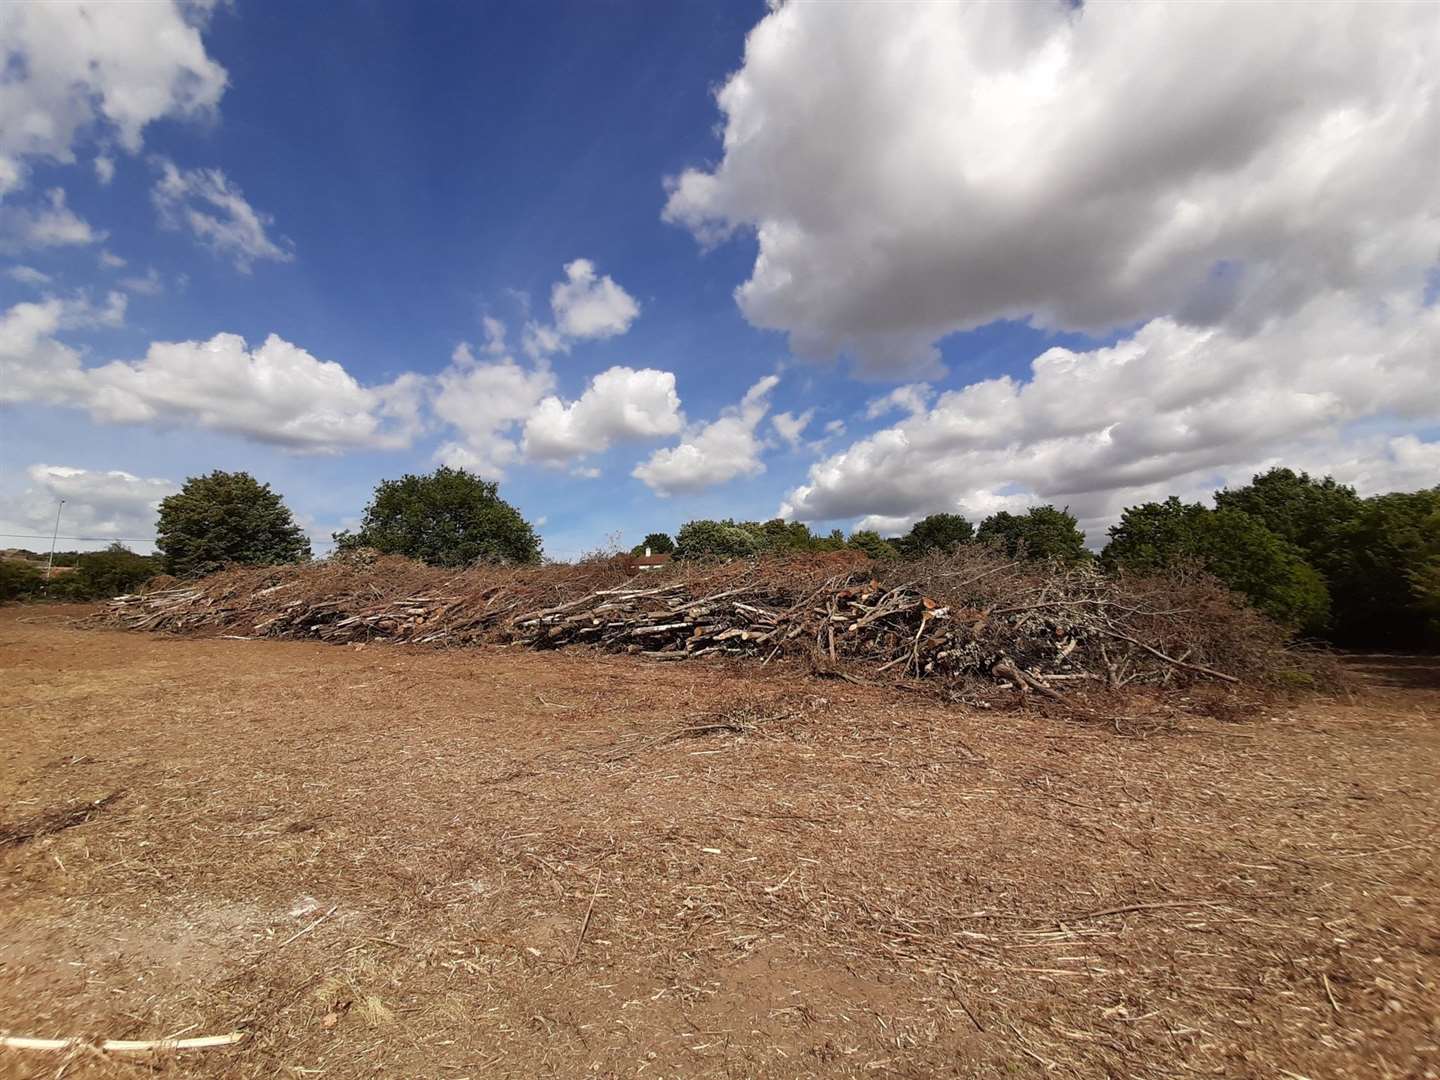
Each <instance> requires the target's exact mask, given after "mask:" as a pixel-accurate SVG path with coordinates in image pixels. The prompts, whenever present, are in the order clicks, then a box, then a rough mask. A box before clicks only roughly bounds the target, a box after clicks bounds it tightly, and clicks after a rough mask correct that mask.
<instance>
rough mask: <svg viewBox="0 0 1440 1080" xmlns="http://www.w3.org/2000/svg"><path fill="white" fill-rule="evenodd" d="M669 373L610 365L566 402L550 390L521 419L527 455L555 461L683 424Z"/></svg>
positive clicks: (673, 429)
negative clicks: (578, 395)
mask: <svg viewBox="0 0 1440 1080" xmlns="http://www.w3.org/2000/svg"><path fill="white" fill-rule="evenodd" d="M684 423H685V421H684V418H683V416H682V415H681V413H680V395H679V394H677V393H676V392H675V376H674V374H673V373H671V372H669V371H656V370H655V369H654V368H644V369H641V370H638V371H637V370H636V369H634V368H628V367H612V368H610V369H608V370H606V371H602V372H601V373H600V374H598V375H596V376H595V377H594V378H593V379H592V380H591V381H590V385H589V386H588V387H586V389H585V392H584V393H583V394H581V395H580V397H579V398H578V399H576V400H575V401H573V402H570V403H569V404H566V403H565V402H563V401H561V399H560V398H558V397H556V396H554V395H551V396H549V397H546V398H545V399H544V400H542V401H541V402H540V403H539V404H538V405H537V406H536V408H535V412H534V414H533V415H531V416H530V418H529V419H528V420H527V421H526V423H525V436H524V444H523V446H524V450H525V454H526V456H527V457H529V458H531V459H533V460H536V461H544V462H550V463H560V462H564V461H568V460H570V459H572V458H576V457H583V456H584V455H586V454H595V453H600V452H601V451H604V450H607V449H609V447H610V446H611V444H613V443H616V442H622V441H627V440H633V439H653V438H658V437H660V436H664V435H674V434H677V433H678V432H679V431H680V429H681V428H682V427H683V426H684Z"/></svg>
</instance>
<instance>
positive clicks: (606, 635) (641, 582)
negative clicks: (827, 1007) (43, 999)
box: [103, 550, 1293, 697]
mask: <svg viewBox="0 0 1440 1080" xmlns="http://www.w3.org/2000/svg"><path fill="white" fill-rule="evenodd" d="M103 619H104V621H106V622H107V623H109V624H110V625H116V626H122V627H127V628H131V629H137V630H155V631H165V632H170V633H184V634H211V635H214V634H226V635H230V636H242V637H252V636H253V637H269V638H290V639H312V640H319V641H327V642H334V643H349V642H369V641H390V642H401V643H407V644H415V645H429V646H466V645H475V644H506V645H517V646H527V647H531V648H537V649H557V648H565V647H570V646H577V645H583V646H590V647H595V648H600V649H606V650H610V651H623V652H630V653H637V654H641V655H643V656H646V657H649V658H652V659H656V660H683V659H687V658H691V657H700V656H752V657H757V658H760V659H762V660H765V661H767V662H768V661H770V660H773V659H775V658H777V657H798V658H804V659H807V660H809V661H810V662H811V663H812V664H814V665H816V666H817V667H820V668H822V669H824V670H825V671H827V672H830V673H835V674H841V675H847V676H848V677H851V678H855V677H859V676H867V677H868V676H878V675H882V674H883V675H885V676H887V677H889V678H895V679H901V678H940V679H943V680H945V681H946V682H947V683H951V684H953V683H955V682H962V683H968V682H972V681H975V680H983V681H985V682H989V683H994V682H996V681H1001V682H1004V683H1005V684H1006V685H1008V686H1010V687H1012V688H1013V689H1017V690H1019V691H1020V692H1021V694H1022V695H1023V694H1027V693H1029V692H1032V691H1033V692H1036V693H1039V694H1041V695H1045V696H1052V697H1053V696H1056V695H1057V693H1058V690H1059V689H1063V688H1067V687H1068V686H1075V685H1080V684H1091V685H1098V686H1104V687H1108V688H1112V689H1113V688H1118V687H1121V686H1125V685H1127V684H1130V683H1138V684H1145V683H1157V684H1166V685H1169V684H1172V683H1176V682H1179V683H1185V682H1191V681H1195V680H1197V679H1215V680H1221V681H1228V682H1236V681H1240V680H1241V679H1249V678H1252V677H1254V676H1257V675H1258V674H1260V673H1261V672H1263V671H1265V670H1266V669H1267V668H1270V667H1273V666H1275V664H1276V661H1277V659H1278V657H1279V655H1280V653H1281V652H1283V637H1282V635H1281V634H1280V632H1279V631H1278V630H1277V629H1276V628H1275V627H1273V626H1272V625H1271V624H1269V623H1268V622H1266V621H1265V620H1264V619H1262V618H1260V617H1259V616H1258V615H1255V614H1254V613H1252V612H1250V611H1248V610H1245V609H1243V608H1240V607H1238V606H1237V605H1236V604H1235V603H1234V601H1233V600H1232V598H1231V597H1230V595H1229V594H1228V593H1226V592H1225V591H1224V590H1223V589H1220V588H1219V587H1217V586H1215V585H1214V584H1213V583H1211V582H1210V581H1208V579H1205V578H1202V577H1199V576H1187V575H1180V576H1178V577H1176V576H1172V577H1169V578H1166V579H1162V580H1154V579H1152V580H1139V579H1123V578H1115V577H1110V576H1106V575H1103V574H1101V573H1098V572H1096V571H1095V570H1093V569H1089V568H1080V569H1068V570H1067V569H1058V568H1050V567H1038V566H1035V565H1033V564H1024V563H1016V562H1010V561H1006V560H1004V559H1001V558H999V557H997V556H995V555H994V554H992V553H990V552H987V551H983V550H967V551H964V552H962V553H960V554H957V555H953V556H946V557H943V558H940V557H936V558H931V559H927V560H921V561H918V562H908V563H898V564H889V565H875V564H871V563H869V562H868V561H866V560H864V558H863V557H860V556H856V555H854V554H852V553H840V554H834V555H826V556H806V557H803V558H800V557H797V558H791V559H777V560H765V561H760V562H732V563H725V564H720V565H708V566H687V565H684V564H681V565H677V566H674V567H673V568H668V569H666V570H664V571H662V572H659V573H650V574H641V575H638V576H634V577H631V576H628V575H627V574H626V572H625V571H624V569H623V568H622V567H621V566H620V565H618V564H617V563H606V562H597V563H584V564H580V565H576V566H547V567H538V568H527V569H503V568H476V569H472V570H466V571H462V572H458V573H456V572H453V571H449V572H447V571H443V570H436V569H431V568H427V567H423V566H418V565H416V564H414V563H410V562H407V561H405V560H403V559H395V558H380V559H374V560H371V561H369V562H368V563H367V562H360V563H345V562H334V561H332V562H330V563H320V564H312V565H308V566H287V567H266V568H246V569H235V570H230V571H226V572H224V573H221V574H216V575H214V576H212V577H209V578H205V579H202V580H200V581H196V582H193V583H188V584H184V585H175V584H173V583H165V586H164V587H160V588H152V589H150V590H148V591H146V592H142V593H139V594H135V595H129V596H121V597H117V598H116V599H115V600H113V601H112V602H111V603H110V605H109V607H108V610H107V611H106V613H105V614H104V616H103ZM1292 666H1293V665H1292ZM852 672H853V674H850V673H852Z"/></svg>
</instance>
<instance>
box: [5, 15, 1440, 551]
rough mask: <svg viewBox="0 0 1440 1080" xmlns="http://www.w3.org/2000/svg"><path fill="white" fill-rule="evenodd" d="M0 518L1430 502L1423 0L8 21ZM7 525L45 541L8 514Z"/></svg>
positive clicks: (613, 522)
mask: <svg viewBox="0 0 1440 1080" xmlns="http://www.w3.org/2000/svg"><path fill="white" fill-rule="evenodd" d="M0 50H3V67H0V533H3V534H4V535H3V536H0V547H5V546H24V547H30V548H42V549H43V548H44V547H46V546H48V534H49V532H50V531H51V529H52V528H53V527H54V522H55V515H56V510H57V504H58V500H60V499H64V500H65V503H64V506H63V509H62V510H61V518H60V534H61V536H62V537H93V538H96V539H94V540H86V541H73V542H72V541H62V544H61V546H62V547H94V546H100V545H101V544H102V543H103V542H104V539H105V538H112V537H114V538H124V539H125V540H126V541H127V542H129V544H130V546H131V547H133V548H135V549H136V550H140V551H148V550H150V545H149V544H148V543H146V541H147V540H148V539H149V538H151V537H153V536H154V522H155V513H156V507H157V505H158V503H159V501H160V500H161V499H163V498H164V497H165V496H166V495H168V494H170V493H172V492H174V491H176V490H177V489H178V488H179V486H180V485H181V484H182V483H183V482H184V481H185V479H186V478H187V477H190V476H196V475H201V474H204V473H207V472H209V471H211V470H214V469H226V470H238V469H243V470H246V471H248V472H250V473H251V474H252V475H254V476H255V477H257V478H258V479H260V480H262V481H265V482H268V483H269V484H270V485H271V486H272V487H273V488H274V489H275V490H276V491H278V492H279V493H281V495H283V497H284V498H285V500H286V502H287V504H288V505H289V506H290V507H291V509H292V510H293V511H294V512H295V514H296V516H297V519H298V520H299V521H300V522H301V523H302V525H303V526H304V527H305V528H306V530H307V531H308V532H309V534H310V535H311V537H312V540H313V542H314V544H315V549H316V552H317V553H318V554H323V553H324V552H325V551H327V550H328V548H329V546H330V545H329V537H330V535H331V533H332V532H334V531H335V530H337V529H342V528H353V527H354V526H355V524H356V523H357V522H358V520H359V518H360V515H361V513H362V512H363V508H364V506H365V504H366V502H367V501H368V499H369V497H370V493H371V492H372V490H373V488H374V486H375V484H376V483H377V482H378V481H380V480H382V479H385V478H396V477H399V476H400V475H402V474H404V473H413V472H424V471H428V470H430V469H433V468H434V467H436V466H437V465H440V464H448V465H453V466H458V467H464V468H468V469H471V470H472V471H474V472H476V473H478V474H480V475H482V476H484V477H485V478H487V479H491V480H496V481H498V483H499V485H500V492H501V494H502V496H503V497H504V498H506V499H507V500H509V501H510V502H512V503H514V504H515V505H516V506H518V507H519V508H520V510H521V511H522V512H523V513H524V514H525V515H526V517H527V518H528V519H529V520H531V521H532V522H533V523H534V524H536V526H537V528H538V531H539V533H540V534H541V536H542V539H543V541H544V545H545V550H546V553H547V554H548V555H550V556H552V557H555V558H562V559H563V558H573V557H576V556H577V555H580V554H582V553H584V552H588V551H592V550H596V549H599V548H602V547H604V546H606V545H607V544H619V545H623V546H625V547H628V546H630V545H632V544H634V543H637V542H639V541H640V540H641V539H642V538H643V537H644V536H645V534H646V533H648V532H652V531H656V530H661V531H668V532H671V533H673V532H674V531H675V530H676V529H677V528H678V527H679V526H680V525H681V524H682V523H683V522H685V521H687V520H691V519H693V518H698V517H735V518H741V519H762V520H763V519H768V518H771V517H775V516H783V517H785V518H787V519H791V520H801V521H805V522H807V523H809V524H811V526H812V527H814V528H817V529H819V530H822V531H828V530H829V529H831V528H835V527H839V528H843V529H846V530H851V529H855V528H875V529H878V530H880V531H881V532H882V533H885V534H893V533H897V532H901V531H903V530H904V529H906V528H908V526H909V524H910V523H912V522H913V521H915V520H917V519H918V518H920V517H923V516H925V515H926V514H929V513H934V512H938V511H950V512H958V513H962V514H965V515H966V516H968V517H970V518H971V519H972V520H976V521H978V520H979V519H981V518H983V517H984V516H986V515H988V514H990V513H993V512H995V511H997V510H1001V509H1007V510H1012V511H1023V510H1024V509H1025V508H1027V507H1029V506H1032V505H1038V504H1045V503H1050V504H1054V505H1056V506H1064V507H1069V508H1070V510H1071V511H1072V512H1073V513H1075V514H1076V516H1077V517H1078V518H1079V520H1080V522H1081V525H1082V527H1083V528H1084V529H1085V531H1086V533H1087V536H1088V537H1089V539H1090V541H1091V542H1092V543H1094V544H1099V543H1103V540H1104V536H1105V530H1106V528H1107V526H1109V525H1110V524H1112V523H1113V522H1114V521H1115V519H1116V518H1117V517H1118V515H1119V513H1120V512H1121V511H1122V510H1123V508H1124V507H1126V506H1129V505H1134V504H1135V503H1138V502H1143V501H1146V500H1149V499H1154V498H1163V497H1164V496H1166V495H1168V494H1172V493H1173V494H1179V495H1181V496H1182V497H1185V498H1187V499H1204V498H1206V497H1207V496H1208V494H1209V493H1210V492H1212V491H1213V490H1214V489H1215V488H1217V487H1221V486H1224V485H1227V484H1229V485H1235V484H1239V483H1244V482H1245V481H1246V480H1247V479H1248V478H1249V477H1250V476H1251V475H1252V474H1253V473H1255V472H1257V471H1260V470H1262V469H1265V468H1268V467H1270V466H1272V465H1275V464H1288V465H1291V466H1293V467H1296V468H1304V469H1308V470H1309V471H1311V472H1314V473H1322V474H1333V475H1334V476H1336V477H1337V478H1339V479H1341V480H1343V481H1344V482H1346V483H1351V484H1354V485H1355V486H1356V487H1357V488H1358V489H1359V490H1360V491H1361V492H1362V493H1364V494H1370V493H1374V492H1379V491H1386V490H1410V489H1414V488H1418V487H1422V486H1424V487H1428V486H1433V485H1435V484H1437V483H1440V305H1437V297H1440V13H1437V9H1436V8H1435V7H1434V6H1433V5H1432V4H1429V3H1415V4H1404V3H1393V4H1386V3H1372V4H1356V5H1350V4H1346V3H1340V2H1335V3H1314V4H1290V3H1283V4H1268V3H1263V2H1245V3H1233V4H1232V3H1219V2H1217V3H1209V4H1183V5H1176V4H1129V3H1109V4H1095V3H1091V4H1081V5H1071V4H1069V3H1055V4H1050V3H1045V2H1036V3H1023V4H1022V3H1015V4H977V5H973V6H972V5H967V4H963V3H919V4H907V3H903V2H899V0H897V2H894V3H884V4H880V3H875V4H866V3H853V4H833V3H818V2H816V3H785V4H780V5H775V6H769V5H764V4H749V3H740V2H736V3H727V4H722V3H714V2H711V0H704V2H702V0H664V2H660V0H656V2H639V0H637V2H634V3H619V2H612V0H598V2H597V0H586V2H577V3H562V2H548V0H537V2H536V3H533V4H525V5H520V4H500V3H453V4H447V3H440V2H436V3H429V4H422V5H417V4H405V3H400V2H398V0H386V2H380V0H370V2H357V3H353V4H347V5H343V6H341V7H335V6H331V5H305V4H301V5H293V4H282V3H279V2H276V0H234V2H233V3H179V4H172V3H169V2H167V0H153V2H150V3H146V4H101V3H89V2H85V0H72V2H67V3H44V2H37V3H25V2H19V3H12V4H8V5H5V6H3V7H0ZM39 537H45V539H44V540H41V539H39Z"/></svg>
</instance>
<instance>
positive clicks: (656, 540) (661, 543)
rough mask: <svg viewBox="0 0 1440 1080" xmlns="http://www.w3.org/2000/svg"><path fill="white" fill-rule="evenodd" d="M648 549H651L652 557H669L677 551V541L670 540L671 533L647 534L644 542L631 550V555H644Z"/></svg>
mask: <svg viewBox="0 0 1440 1080" xmlns="http://www.w3.org/2000/svg"><path fill="white" fill-rule="evenodd" d="M646 549H649V551H650V554H652V555H669V554H670V553H671V552H672V551H674V550H675V541H674V540H671V539H670V534H669V533H662V532H653V533H646V534H645V539H644V541H642V542H641V543H639V544H636V545H635V546H634V547H633V548H631V549H630V554H631V555H644V554H645V551H646Z"/></svg>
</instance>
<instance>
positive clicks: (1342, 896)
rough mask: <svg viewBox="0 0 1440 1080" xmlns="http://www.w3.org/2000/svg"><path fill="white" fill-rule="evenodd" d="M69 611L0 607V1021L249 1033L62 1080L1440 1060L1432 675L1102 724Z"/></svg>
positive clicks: (752, 666)
mask: <svg viewBox="0 0 1440 1080" xmlns="http://www.w3.org/2000/svg"><path fill="white" fill-rule="evenodd" d="M77 614H79V611H78V609H62V608H34V607H30V608H8V609H4V610H3V611H0V706H3V713H0V724H3V738H0V871H3V878H0V1030H3V1031H8V1032H9V1033H10V1034H14V1035H28V1036H42V1037H56V1036H67V1035H73V1034H82V1035H84V1036H86V1037H88V1038H93V1039H103V1038H111V1039H151V1038H158V1037H162V1036H170V1035H179V1036H180V1037H190V1036H203V1035H217V1034H223V1033H226V1032H229V1031H232V1030H244V1031H246V1032H247V1033H248V1037H247V1039H246V1041H245V1042H243V1043H241V1044H240V1045H238V1046H236V1047H233V1048H226V1049H218V1050H207V1051H201V1052H195V1053H192V1054H189V1055H187V1056H184V1057H179V1058H177V1057H162V1058H159V1059H157V1060H156V1061H153V1062H152V1061H150V1060H148V1059H141V1062H140V1064H139V1065H137V1064H134V1063H121V1062H118V1061H112V1060H102V1059H100V1058H98V1057H96V1056H95V1055H93V1054H90V1053H85V1052H80V1053H76V1054H74V1055H72V1057H71V1059H70V1064H69V1066H68V1069H67V1071H66V1073H65V1075H105V1076H109V1075H117V1076H120V1075H123V1076H135V1075H143V1074H146V1073H148V1072H149V1071H150V1066H153V1065H158V1066H159V1067H161V1068H162V1069H163V1070H164V1071H168V1072H171V1073H175V1074H180V1075H201V1076H208V1075H215V1076H284V1075H291V1076H296V1077H301V1076H327V1077H352V1076H371V1075H405V1076H425V1077H437V1078H442V1077H443V1078H452V1080H453V1078H459V1077H465V1076H474V1077H479V1076H482V1075H484V1076H516V1077H521V1076H535V1075H556V1076H582V1075H598V1076H644V1077H666V1076H736V1077H743V1076H761V1075H763V1076H783V1077H790V1076H797V1077H798V1076H844V1075H853V1076H989V1075H995V1076H1012V1075H1029V1074H1036V1075H1040V1074H1046V1073H1055V1074H1057V1075H1075V1074H1078V1075H1085V1076H1106V1075H1114V1076H1131V1077H1171V1076H1179V1075H1190V1074H1201V1075H1224V1076H1257V1077H1258V1076H1266V1077H1272V1076H1285V1075H1289V1076H1299V1077H1311V1078H1315V1080H1319V1078H1321V1077H1334V1076H1357V1077H1358V1076H1367V1077H1368V1076H1394V1077H1400V1076H1428V1075H1435V1070H1437V1069H1440V1050H1437V1046H1436V1044H1437V1042H1440V1020H1437V1005H1436V1003H1437V1002H1440V868H1437V860H1436V852H1435V844H1436V839H1435V838H1436V836H1437V824H1440V797H1437V796H1440V792H1437V788H1440V768H1437V762H1440V753H1437V751H1440V725H1437V712H1440V670H1437V667H1436V666H1435V664H1434V662H1433V661H1423V660H1413V661H1403V660H1402V661H1396V660H1393V659H1378V658H1377V659H1362V660H1359V661H1356V662H1355V663H1356V665H1357V667H1360V668H1362V670H1363V673H1364V674H1365V675H1366V677H1367V680H1368V688H1367V689H1366V690H1365V691H1364V693H1363V694H1361V695H1359V696H1357V697H1354V698H1352V699H1351V700H1349V701H1347V702H1340V703H1330V702H1314V703H1307V704H1304V705H1302V706H1287V707H1284V708H1278V709H1275V710H1270V711H1267V712H1266V713H1265V714H1263V715H1260V716H1258V717H1254V718H1252V719H1247V720H1245V721H1243V722H1235V721H1228V722H1227V721H1225V720H1221V719H1215V718H1210V717H1204V716H1197V715H1185V714H1176V715H1163V716H1162V715H1159V714H1148V715H1143V716H1139V715H1137V716H1136V717H1135V718H1132V719H1128V720H1118V721H1115V722H1113V723H1111V724H1109V725H1100V724H1096V723H1093V722H1092V723H1083V724H1082V723H1077V722H1074V721H1068V720H1066V719H1064V718H1062V717H1059V716H1053V717H1047V716H1043V715H1039V714H1036V713H1018V712H1006V711H999V710H996V711H989V712H985V711H971V710H965V709H960V708H954V707H945V706H941V705H937V704H935V703H933V702H931V701H929V700H927V699H924V698H920V697H914V696H907V695H905V694H903V693H901V692H899V691H896V690H890V689H880V688H869V687H862V686H855V685H852V684H849V683H845V682H839V681H824V680H819V679H816V678H813V677H807V676H805V675H803V674H802V673H800V672H799V671H798V670H791V669H787V668H784V667H777V666H776V665H772V666H770V667H768V668H765V669H763V670H762V669H760V668H759V667H758V666H757V664H756V663H754V662H749V663H734V664H728V665H727V664H721V663H718V662H715V663H712V662H710V661H708V660H697V661H690V662H687V663H684V664H653V663H647V662H645V661H643V660H638V659H634V658H628V657H618V656H601V655H596V654H589V653H585V652H579V651H577V652H566V653H544V654H537V653H532V652H527V651H523V650H520V649H502V648H477V649H467V650H464V651H453V652H441V651H427V650H424V649H411V648H406V647H402V646H386V645H367V646H326V645H319V644H312V643H287V642H270V641H230V640H179V639H171V638H164V637H158V636H152V635H142V634H127V633H121V632H115V631H97V630H88V629H82V628H79V627H77V626H75V625H73V624H72V622H71V619H72V618H73V617H74V616H75V615H77ZM102 800H108V801H103V802H102ZM96 804H99V805H96ZM60 1062H61V1058H59V1057H57V1056H56V1055H53V1054H51V1055H45V1054H36V1053H27V1052H19V1051H5V1050H0V1074H3V1075H14V1076H31V1075H33V1076H54V1075H55V1073H56V1069H57V1068H58V1067H59V1066H60ZM1427 1070H1430V1071H1428V1072H1427Z"/></svg>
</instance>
